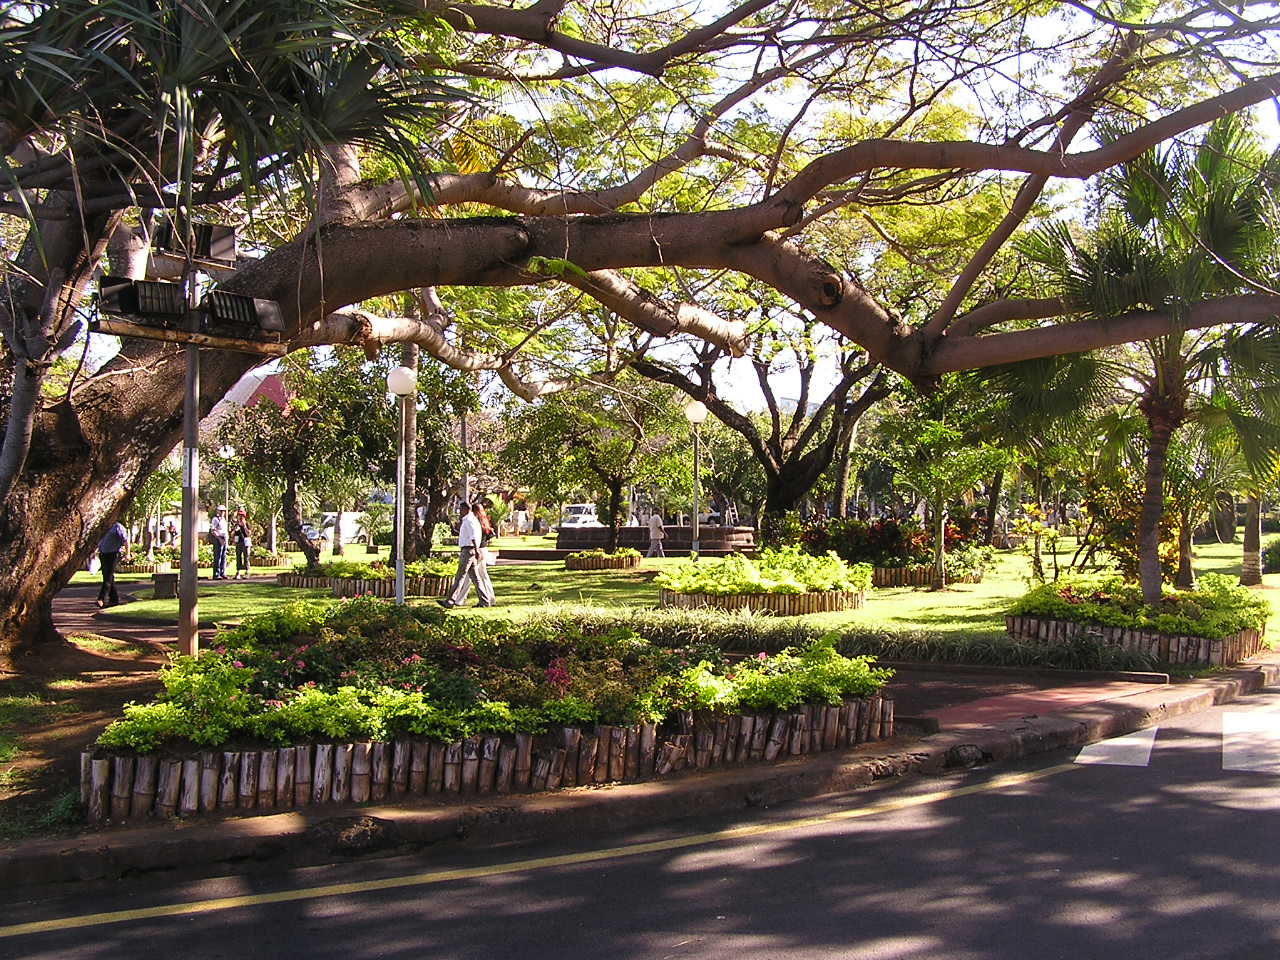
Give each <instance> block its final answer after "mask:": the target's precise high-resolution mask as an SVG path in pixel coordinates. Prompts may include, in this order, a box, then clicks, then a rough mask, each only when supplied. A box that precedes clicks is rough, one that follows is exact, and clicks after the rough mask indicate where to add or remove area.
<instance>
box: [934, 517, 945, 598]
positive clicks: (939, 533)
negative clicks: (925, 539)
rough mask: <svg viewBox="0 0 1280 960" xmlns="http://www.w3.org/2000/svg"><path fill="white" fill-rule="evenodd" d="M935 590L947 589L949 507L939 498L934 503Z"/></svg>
mask: <svg viewBox="0 0 1280 960" xmlns="http://www.w3.org/2000/svg"><path fill="white" fill-rule="evenodd" d="M932 587H933V589H934V590H945V589H946V587H947V506H946V504H945V503H944V502H943V500H942V498H941V497H939V498H938V499H937V500H935V501H934V502H933V583H932Z"/></svg>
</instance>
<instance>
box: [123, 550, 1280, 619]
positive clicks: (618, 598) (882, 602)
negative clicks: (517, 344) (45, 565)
mask: <svg viewBox="0 0 1280 960" xmlns="http://www.w3.org/2000/svg"><path fill="white" fill-rule="evenodd" d="M524 539H530V538H524ZM532 539H538V538H532ZM1074 548H1075V544H1074V541H1071V540H1064V542H1063V544H1062V546H1061V549H1060V551H1059V559H1060V562H1061V563H1063V564H1064V565H1065V564H1066V563H1067V562H1068V561H1069V560H1070V558H1071V553H1072V552H1073V551H1074ZM1196 553H1197V556H1196V572H1197V573H1200V574H1203V573H1223V574H1227V575H1228V576H1238V575H1239V572H1240V544H1239V543H1235V544H1216V543H1215V544H1202V545H1199V546H1198V547H1197V550H1196ZM679 562H681V561H680V560H679V559H676V558H667V559H655V560H651V559H646V560H644V561H643V564H642V565H641V567H640V568H639V569H637V570H606V571H572V572H570V571H566V570H565V569H564V567H563V565H562V564H560V563H554V562H545V563H528V564H510V565H508V564H500V565H498V566H496V567H493V568H491V570H490V574H491V577H492V579H493V586H494V591H495V592H496V594H497V597H498V606H496V607H493V608H490V609H483V610H482V609H476V608H475V607H474V606H468V607H467V608H466V611H465V614H466V615H467V616H477V617H485V618H489V619H506V620H520V619H522V617H524V616H527V615H529V614H531V613H533V612H534V611H535V610H537V609H539V608H540V607H542V606H543V605H544V604H546V603H584V604H594V605H598V606H618V607H650V606H654V605H656V602H657V589H656V588H655V587H654V586H653V583H652V580H653V577H654V576H655V575H656V574H657V572H658V571H659V570H661V569H662V568H663V567H666V566H670V565H672V564H675V563H679ZM1046 566H1047V564H1046ZM1029 567H1030V564H1029V560H1028V558H1027V557H1026V556H1025V555H1023V554H1022V553H1021V552H1020V551H1017V550H1014V551H1001V552H998V553H997V554H996V562H995V564H994V566H993V567H992V569H990V570H988V571H987V575H986V578H985V579H984V580H983V582H982V583H978V584H956V585H954V586H952V587H949V588H948V589H947V590H945V591H942V592H935V591H932V590H928V589H920V588H911V587H890V588H881V589H877V590H872V591H871V592H870V593H869V595H868V598H867V603H866V606H864V607H863V608H862V609H861V610H851V611H847V612H844V613H822V614H813V615H812V616H810V617H809V618H808V620H809V621H810V622H813V623H815V624H819V625H821V626H822V627H824V628H829V629H837V628H839V627H842V626H849V625H854V624H857V625H859V626H864V627H872V626H876V625H881V626H885V627H889V628H893V629H894V630H908V629H915V630H925V631H929V632H937V633H947V634H955V635H967V636H972V637H980V636H989V635H991V634H994V633H1003V631H1004V608H1005V605H1006V604H1007V603H1008V602H1009V601H1010V600H1012V599H1013V598H1015V597H1017V596H1020V595H1021V594H1022V593H1023V592H1025V591H1026V589H1027V581H1026V577H1027V574H1028V571H1029ZM121 579H122V580H123V579H124V578H121ZM135 579H142V580H145V579H148V578H146V577H137V578H135ZM1265 579H1266V580H1267V584H1266V586H1265V587H1264V589H1266V590H1271V589H1277V588H1280V575H1268V576H1267V577H1266V578H1265ZM139 593H140V595H145V594H146V591H145V590H144V591H140V592H139ZM326 596H328V592H327V591H325V590H300V589H293V588H283V587H276V586H274V585H271V584H261V583H237V582H235V581H230V582H228V583H225V584H220V585H217V586H214V585H212V584H210V585H209V586H208V587H204V586H203V585H202V590H201V598H200V619H201V621H202V622H203V623H207V624H212V623H215V622H219V621H226V620H239V619H241V618H242V617H245V616H248V615H250V614H252V613H258V612H260V611H262V610H267V609H271V608H273V607H275V606H278V605H280V604H282V603H287V602H288V601H290V600H297V599H303V598H308V597H316V598H322V597H326ZM475 601H476V597H475V594H474V592H473V593H472V594H471V595H470V596H469V597H468V604H474V603H475ZM411 602H423V603H431V602H434V601H432V600H419V601H411ZM177 609H178V607H177V601H176V600H139V601H137V602H134V603H129V604H126V605H124V606H122V607H120V608H118V610H116V611H114V612H115V613H116V614H118V615H119V616H121V617H123V618H128V619H134V618H138V619H144V620H147V621H151V622H156V623H176V622H177ZM105 616H108V617H109V616H111V613H108V614H106V615H105ZM1268 626H1269V628H1270V632H1271V633H1272V635H1273V636H1275V635H1276V631H1280V613H1273V614H1272V619H1271V621H1270V622H1269V624H1268Z"/></svg>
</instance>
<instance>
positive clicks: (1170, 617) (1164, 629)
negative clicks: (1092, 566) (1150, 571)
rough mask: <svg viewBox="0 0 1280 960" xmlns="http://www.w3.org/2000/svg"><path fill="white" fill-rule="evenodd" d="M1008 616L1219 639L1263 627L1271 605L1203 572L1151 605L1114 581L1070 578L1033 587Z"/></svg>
mask: <svg viewBox="0 0 1280 960" xmlns="http://www.w3.org/2000/svg"><path fill="white" fill-rule="evenodd" d="M1008 613H1009V614H1011V615H1013V616H1031V617H1044V618H1046V619H1050V620H1069V621H1072V622H1075V623H1096V624H1099V625H1100V626H1106V627H1125V628H1128V629H1132V630H1153V631H1156V632H1158V633H1168V634H1175V635H1180V636H1192V637H1206V638H1208V639H1210V640H1221V639H1223V638H1224V637H1229V636H1231V635H1232V634H1235V633H1238V632H1239V631H1241V630H1244V629H1246V628H1250V627H1252V628H1254V629H1261V628H1262V627H1264V626H1265V625H1266V622H1267V617H1268V616H1269V615H1270V604H1268V603H1267V601H1266V600H1265V599H1263V598H1262V597H1259V596H1257V595H1256V594H1254V593H1253V592H1252V591H1250V590H1248V589H1247V588H1245V587H1241V586H1239V585H1237V584H1235V583H1234V582H1232V580H1231V578H1230V577H1225V576H1223V575H1221V574H1213V573H1210V574H1205V575H1204V576H1203V577H1201V578H1200V585H1199V587H1198V588H1197V589H1196V590H1173V589H1169V588H1166V589H1165V592H1164V596H1163V598H1162V599H1161V601H1160V603H1159V604H1158V605H1157V606H1154V607H1151V606H1148V605H1147V604H1145V603H1144V602H1143V600H1142V588H1141V587H1140V586H1139V585H1137V584H1134V583H1126V582H1125V581H1123V580H1121V579H1120V578H1118V577H1110V578H1106V579H1092V578H1085V577H1073V578H1068V579H1064V580H1059V581H1057V582H1056V583H1047V584H1044V585H1042V586H1039V587H1036V588H1034V589H1032V590H1031V591H1030V592H1028V593H1027V594H1025V595H1024V596H1022V597H1021V598H1019V599H1018V600H1015V601H1014V602H1013V604H1011V605H1010V607H1009V609H1008Z"/></svg>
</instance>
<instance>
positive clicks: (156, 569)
mask: <svg viewBox="0 0 1280 960" xmlns="http://www.w3.org/2000/svg"><path fill="white" fill-rule="evenodd" d="M116 573H173V564H172V562H170V561H168V560H158V561H156V562H155V563H121V564H117V565H116Z"/></svg>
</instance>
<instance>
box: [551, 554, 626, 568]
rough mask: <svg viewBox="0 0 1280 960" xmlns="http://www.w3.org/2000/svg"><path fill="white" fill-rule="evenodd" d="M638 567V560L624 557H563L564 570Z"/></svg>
mask: <svg viewBox="0 0 1280 960" xmlns="http://www.w3.org/2000/svg"><path fill="white" fill-rule="evenodd" d="M638 566H640V558H639V557H637V556H633V555H630V554H629V555H627V556H625V557H565V558H564V568H565V569H566V570H632V569H634V568H636V567H638Z"/></svg>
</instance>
